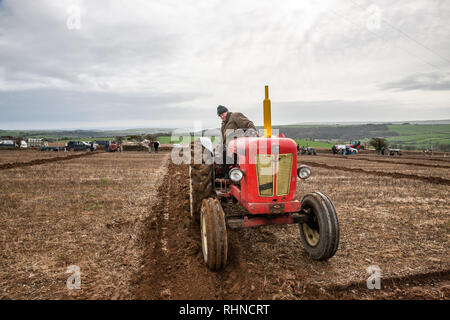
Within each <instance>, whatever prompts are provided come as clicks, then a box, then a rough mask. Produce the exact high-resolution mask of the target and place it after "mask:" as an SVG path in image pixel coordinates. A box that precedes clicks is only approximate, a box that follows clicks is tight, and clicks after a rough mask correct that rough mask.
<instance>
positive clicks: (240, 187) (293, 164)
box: [189, 86, 339, 270]
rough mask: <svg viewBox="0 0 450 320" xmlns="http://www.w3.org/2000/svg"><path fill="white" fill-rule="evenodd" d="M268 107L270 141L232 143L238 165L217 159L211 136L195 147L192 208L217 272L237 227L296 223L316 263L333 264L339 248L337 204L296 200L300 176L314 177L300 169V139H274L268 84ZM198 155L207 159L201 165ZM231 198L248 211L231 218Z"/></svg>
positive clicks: (314, 196)
mask: <svg viewBox="0 0 450 320" xmlns="http://www.w3.org/2000/svg"><path fill="white" fill-rule="evenodd" d="M264 105H265V108H264V109H265V110H264V118H265V121H264V123H265V125H264V128H265V137H239V138H235V139H234V140H232V141H230V142H229V143H228V145H227V147H226V149H227V151H228V155H231V157H229V159H232V160H233V161H226V164H217V161H213V160H214V152H213V148H212V144H211V141H210V140H208V139H207V138H206V139H205V138H201V139H200V140H197V141H196V142H195V143H193V145H192V146H193V149H192V150H193V153H192V154H193V155H194V159H191V164H190V166H189V177H190V210H191V216H192V217H193V218H194V219H195V221H196V222H198V223H200V229H201V240H202V251H203V257H204V260H205V263H206V264H207V266H208V267H209V268H210V269H211V270H218V269H221V268H223V267H225V265H226V263H227V251H228V242H227V230H228V229H233V228H246V227H256V226H262V225H269V224H294V223H296V224H298V225H299V229H300V230H299V234H300V237H301V241H302V243H303V246H304V248H305V249H306V251H307V252H308V253H309V255H310V256H311V257H312V258H313V259H315V260H327V259H329V258H331V257H332V256H333V255H334V254H335V253H336V250H337V248H338V244H339V223H338V219H337V215H336V210H335V208H334V205H333V203H332V202H331V200H330V199H329V198H328V197H327V196H326V195H324V194H323V193H321V192H313V193H310V194H307V195H306V196H304V197H303V199H302V200H301V201H299V200H297V199H296V194H297V193H296V186H297V178H299V179H306V178H308V177H309V176H310V174H311V169H310V168H309V167H307V166H304V165H300V166H299V167H297V144H296V143H295V141H294V140H292V139H289V138H284V137H273V136H272V135H271V127H270V100H269V99H268V88H267V86H266V99H265V100H264ZM267 105H268V107H267ZM198 155H200V158H201V159H200V161H195V160H198V157H197V159H195V157H196V156H198ZM216 160H217V158H216ZM229 162H232V163H229ZM224 168H225V170H224ZM226 199H232V200H234V201H235V202H236V201H237V202H239V203H240V204H241V205H242V206H243V207H244V208H245V211H244V212H241V213H240V214H238V215H236V214H234V213H233V214H232V215H231V214H226V213H225V212H224V210H223V208H222V205H221V201H223V200H226Z"/></svg>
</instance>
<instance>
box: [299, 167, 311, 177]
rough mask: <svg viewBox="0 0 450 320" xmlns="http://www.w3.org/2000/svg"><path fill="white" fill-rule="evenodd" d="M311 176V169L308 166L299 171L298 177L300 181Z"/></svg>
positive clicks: (300, 168)
mask: <svg viewBox="0 0 450 320" xmlns="http://www.w3.org/2000/svg"><path fill="white" fill-rule="evenodd" d="M310 175H311V168H310V167H308V166H304V165H303V166H300V167H299V168H298V169H297V176H298V177H299V178H300V179H308V178H309V176H310Z"/></svg>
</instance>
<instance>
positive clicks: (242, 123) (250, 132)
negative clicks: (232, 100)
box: [217, 105, 258, 144]
mask: <svg viewBox="0 0 450 320" xmlns="http://www.w3.org/2000/svg"><path fill="white" fill-rule="evenodd" d="M217 115H218V116H219V117H220V118H221V119H222V127H221V132H222V142H223V144H226V143H227V142H229V141H227V136H229V133H230V130H231V132H234V130H238V129H242V130H243V131H245V133H246V136H253V137H256V136H258V134H257V131H256V127H255V125H254V124H253V122H251V121H250V120H249V119H248V118H247V117H246V116H244V115H243V114H242V113H240V112H230V111H228V109H227V108H226V107H224V106H221V105H219V106H218V107H217ZM227 130H228V132H227Z"/></svg>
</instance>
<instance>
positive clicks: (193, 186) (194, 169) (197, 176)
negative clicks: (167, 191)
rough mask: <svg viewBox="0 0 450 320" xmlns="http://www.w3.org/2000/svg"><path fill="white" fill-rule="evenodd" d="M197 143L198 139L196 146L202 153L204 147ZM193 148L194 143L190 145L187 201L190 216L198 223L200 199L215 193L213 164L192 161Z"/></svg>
mask: <svg viewBox="0 0 450 320" xmlns="http://www.w3.org/2000/svg"><path fill="white" fill-rule="evenodd" d="M199 143H200V142H199V141H196V142H195V144H197V145H196V147H198V148H201V150H202V153H203V152H204V151H205V148H204V147H203V146H201V144H199ZM193 150H194V143H192V145H191V164H190V165H189V201H190V212H191V217H192V218H193V219H194V220H195V222H197V223H199V222H200V209H201V206H202V200H203V199H205V198H208V197H212V196H214V195H215V192H214V166H213V164H207V163H204V161H194V154H193V153H194V151H193ZM196 160H197V159H196ZM198 162H200V163H198Z"/></svg>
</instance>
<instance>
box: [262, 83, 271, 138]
mask: <svg viewBox="0 0 450 320" xmlns="http://www.w3.org/2000/svg"><path fill="white" fill-rule="evenodd" d="M265 91H266V97H265V99H264V102H263V106H264V137H266V138H270V137H271V136H272V123H271V122H272V121H271V114H270V100H269V86H265Z"/></svg>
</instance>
